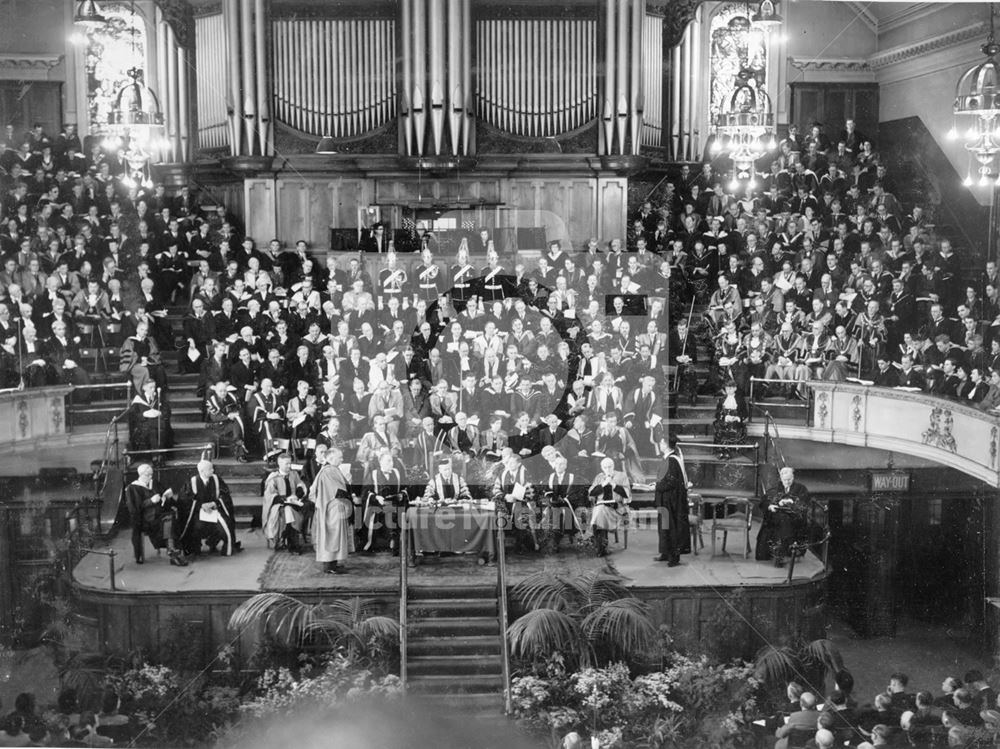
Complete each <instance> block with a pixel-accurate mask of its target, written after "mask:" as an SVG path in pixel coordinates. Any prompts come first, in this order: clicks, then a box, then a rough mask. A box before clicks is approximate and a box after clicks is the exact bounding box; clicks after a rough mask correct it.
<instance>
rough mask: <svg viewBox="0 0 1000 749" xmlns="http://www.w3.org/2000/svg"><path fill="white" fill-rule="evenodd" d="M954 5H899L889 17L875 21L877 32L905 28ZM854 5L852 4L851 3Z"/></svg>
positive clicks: (882, 32) (881, 32)
mask: <svg viewBox="0 0 1000 749" xmlns="http://www.w3.org/2000/svg"><path fill="white" fill-rule="evenodd" d="M953 4H954V3H899V6H900V9H899V10H897V11H896V12H895V13H893V14H892V15H890V16H885V17H883V18H882V19H881V20H879V21H877V23H878V31H879V33H880V34H884V33H885V32H887V31H892V30H893V29H897V28H900V27H902V26H905V25H906V24H908V23H913V22H914V21H916V20H918V19H920V18H923V17H924V16H929V15H931V14H932V13H938V12H940V11H941V10H943V9H945V8H947V7H948V6H949V5H953ZM851 5H854V3H851Z"/></svg>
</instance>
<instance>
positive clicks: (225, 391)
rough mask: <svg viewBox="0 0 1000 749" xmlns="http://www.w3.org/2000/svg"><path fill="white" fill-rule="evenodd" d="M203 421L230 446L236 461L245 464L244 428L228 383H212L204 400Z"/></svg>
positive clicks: (238, 406)
mask: <svg viewBox="0 0 1000 749" xmlns="http://www.w3.org/2000/svg"><path fill="white" fill-rule="evenodd" d="M205 419H206V421H208V424H209V427H210V428H211V429H212V430H213V431H214V432H216V433H217V434H218V435H219V438H220V440H221V441H224V442H226V443H228V444H230V445H232V448H233V450H234V452H235V453H236V459H237V460H238V461H240V462H241V463H246V462H247V449H246V447H245V445H244V439H245V428H244V424H243V413H242V409H241V408H240V403H239V401H238V400H236V397H235V396H234V395H233V393H232V392H230V387H229V383H228V382H227V381H226V380H219V381H218V382H215V383H213V385H212V389H211V391H210V392H209V394H208V398H207V399H206V400H205Z"/></svg>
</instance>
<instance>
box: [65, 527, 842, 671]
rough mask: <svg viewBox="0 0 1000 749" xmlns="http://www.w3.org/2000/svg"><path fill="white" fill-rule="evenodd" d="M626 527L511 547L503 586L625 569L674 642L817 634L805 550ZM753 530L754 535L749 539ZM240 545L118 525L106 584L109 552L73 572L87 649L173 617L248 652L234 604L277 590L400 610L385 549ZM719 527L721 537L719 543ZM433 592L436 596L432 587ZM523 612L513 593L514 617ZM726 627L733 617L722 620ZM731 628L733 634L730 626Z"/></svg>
mask: <svg viewBox="0 0 1000 749" xmlns="http://www.w3.org/2000/svg"><path fill="white" fill-rule="evenodd" d="M637 514H638V515H639V523H638V524H639V526H640V527H633V528H632V529H631V530H630V531H629V538H628V549H624V548H623V542H624V538H622V539H621V540H620V542H619V543H617V544H616V543H614V542H612V544H611V554H610V556H608V557H606V558H603V559H598V558H596V557H595V556H594V555H593V552H592V551H591V550H589V549H569V548H564V549H563V550H562V551H560V552H559V553H557V554H550V555H545V556H542V555H535V554H530V555H520V554H508V556H507V559H508V572H509V575H508V584H509V585H514V584H516V583H517V582H518V581H519V580H523V579H524V578H525V577H527V576H528V575H531V574H534V573H538V572H544V573H546V574H549V575H572V574H575V573H580V572H586V571H589V570H599V571H602V572H605V573H607V574H610V575H616V576H619V577H621V578H622V580H623V581H624V582H625V584H626V585H627V586H628V587H629V588H630V589H631V590H632V592H633V594H634V595H635V596H637V597H638V598H641V599H642V600H644V601H645V602H646V603H647V604H648V605H649V606H650V611H651V614H652V617H653V620H654V622H655V623H656V624H657V625H662V626H665V627H666V628H667V629H668V631H669V632H670V635H671V637H672V638H673V640H674V642H675V643H676V644H677V646H678V647H685V646H689V647H692V648H697V647H698V646H699V643H701V642H704V641H705V640H706V639H708V640H710V639H712V638H714V637H717V636H718V631H719V627H720V626H721V625H720V622H731V621H732V620H733V617H734V615H735V614H734V612H738V616H740V617H742V618H744V619H745V620H746V621H747V622H750V621H752V622H753V626H752V627H749V626H748V627H747V628H746V632H745V633H744V634H742V635H739V636H740V637H744V638H748V639H747V642H748V647H751V650H750V652H752V651H753V650H755V649H756V648H757V647H759V643H758V642H757V641H756V640H754V639H753V638H755V637H763V638H765V639H766V641H769V642H779V641H783V640H784V639H786V638H796V637H807V638H809V639H815V638H816V637H819V636H821V634H822V627H823V626H824V618H823V616H822V612H823V603H824V601H825V597H826V578H827V574H826V571H825V570H824V568H823V565H822V563H821V562H820V561H819V560H818V559H817V558H816V557H815V556H813V555H812V554H808V555H807V556H806V557H804V558H803V559H801V560H799V562H798V563H797V564H796V566H795V576H794V578H793V579H792V581H791V583H790V584H789V583H788V582H787V575H788V570H787V569H786V568H777V567H774V566H773V565H772V564H770V563H763V562H756V561H754V560H753V558H752V555H751V556H750V558H748V559H744V558H743V553H742V549H739V553H733V552H734V551H736V550H737V549H738V547H739V542H738V539H734V537H733V536H730V539H729V543H730V548H729V551H728V553H725V554H723V553H721V548H720V551H719V553H718V554H717V555H716V556H714V557H713V556H712V555H711V540H710V538H709V533H708V531H707V530H706V531H705V533H704V538H705V548H704V549H700V550H699V554H698V555H693V554H690V555H685V556H684V557H682V563H681V565H680V566H678V567H674V568H668V567H667V566H666V564H663V563H658V562H654V561H653V557H654V556H655V554H656V530H655V525H653V526H652V527H650V526H649V525H648V524H647V525H645V527H642V526H643V522H642V521H643V518H642V513H641V511H640V512H639V513H637ZM756 531H757V527H756V524H755V525H754V528H753V534H752V537H751V544H752V543H753V541H754V537H755V536H756ZM239 537H240V539H241V540H242V542H243V546H244V548H245V551H244V552H242V553H241V554H238V555H236V556H234V557H229V558H225V557H221V558H220V557H217V556H214V555H206V556H203V557H200V558H198V559H195V560H194V561H193V562H192V563H191V564H190V566H188V567H183V568H180V567H171V566H170V565H169V562H168V559H167V556H166V554H163V555H160V556H157V555H156V554H152V553H147V556H146V563H145V564H144V565H137V564H135V562H134V561H133V559H132V551H131V542H130V534H129V533H128V532H127V531H126V532H123V533H119V534H118V536H117V538H115V540H114V541H113V542H112V544H111V546H112V548H114V550H115V552H116V557H115V584H116V590H114V591H112V590H111V589H110V571H109V565H108V557H107V556H106V555H99V554H93V553H91V554H89V555H87V556H86V557H84V558H83V560H82V561H81V562H80V563H79V564H78V565H77V566H76V568H75V569H74V571H73V578H74V584H75V588H76V592H77V601H78V607H79V617H78V621H79V623H80V624H81V626H82V628H83V630H84V632H85V633H86V636H87V637H88V638H89V642H90V644H91V645H92V646H93V648H94V649H95V650H97V651H100V652H105V653H127V652H129V651H131V650H135V649H137V648H142V649H144V650H146V651H147V652H155V651H156V649H157V648H159V647H160V646H161V645H162V644H163V643H164V642H165V640H164V638H165V637H169V634H168V633H169V632H171V631H176V626H175V624H176V622H177V620H181V621H183V622H187V623H188V624H189V625H194V626H195V627H196V628H197V632H198V633H199V635H198V638H199V642H200V643H201V647H202V648H203V651H204V652H203V654H204V656H205V658H206V659H211V658H212V657H214V655H215V653H216V652H217V651H218V648H220V647H222V646H225V645H235V646H236V647H237V649H238V650H239V651H240V652H242V653H244V654H247V653H250V652H252V651H253V648H254V647H255V646H256V639H255V635H254V634H253V633H238V634H236V635H234V633H233V632H232V631H231V630H230V629H229V628H228V622H229V617H230V616H231V614H232V612H233V610H234V609H235V608H236V607H237V606H239V605H240V604H241V603H242V602H243V601H245V600H246V599H247V598H248V597H249V596H251V595H253V594H255V593H258V592H262V591H276V592H282V593H286V594H288V595H291V596H294V597H296V598H299V599H300V600H302V601H305V602H309V603H319V602H322V601H329V600H331V599H335V598H345V597H354V596H360V597H363V598H366V599H369V600H370V601H372V603H373V605H374V606H375V608H376V610H377V611H379V612H380V613H385V614H387V615H390V616H393V617H396V616H398V615H399V578H400V567H399V559H398V558H397V557H392V556H390V555H389V554H376V555H371V556H365V555H355V556H353V557H351V558H350V559H349V560H348V563H347V565H346V566H347V567H348V569H349V573H348V574H345V575H336V576H331V575H325V574H323V573H322V572H320V570H319V566H318V565H317V564H316V562H315V561H314V559H313V557H312V555H310V554H303V555H302V556H295V555H292V554H289V553H287V552H279V553H275V552H273V551H272V550H270V549H268V548H266V544H265V542H264V538H263V536H262V535H261V533H260V532H259V531H257V532H254V533H250V532H248V531H241V532H240V533H239ZM721 541H722V536H721V533H720V534H719V544H720V547H721ZM409 583H410V590H411V591H412V590H413V589H414V588H424V589H425V595H432V597H442V598H444V597H450V596H452V595H458V596H460V595H461V591H463V590H468V589H469V588H477V587H478V588H491V589H494V590H495V587H496V583H497V568H496V567H495V566H490V565H478V564H477V563H476V559H475V557H471V556H452V557H448V556H446V557H440V558H435V557H430V558H425V559H422V560H421V563H420V564H418V565H417V566H416V567H414V568H410V569H409ZM432 589H433V593H432ZM519 614H520V608H519V602H518V601H517V600H516V599H515V598H513V597H512V599H511V615H512V616H515V617H516V616H518V615H519ZM727 626H731V625H727ZM727 636H729V637H731V636H733V635H731V634H730V635H727Z"/></svg>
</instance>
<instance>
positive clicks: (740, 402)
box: [713, 380, 750, 459]
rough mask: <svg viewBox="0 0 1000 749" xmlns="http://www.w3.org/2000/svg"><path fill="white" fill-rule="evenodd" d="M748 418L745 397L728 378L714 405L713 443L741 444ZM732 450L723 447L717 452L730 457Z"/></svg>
mask: <svg viewBox="0 0 1000 749" xmlns="http://www.w3.org/2000/svg"><path fill="white" fill-rule="evenodd" d="M749 418H750V406H749V404H748V403H747V399H746V397H744V396H743V395H742V394H741V393H740V392H738V390H737V387H736V382H734V381H733V380H729V381H728V382H726V384H725V392H724V394H723V395H722V396H721V397H720V398H719V402H718V405H716V407H715V422H714V423H713V427H714V429H715V444H717V445H741V444H743V442H744V440H745V439H746V436H747V420H748V419H749ZM731 455H732V452H731V451H730V450H727V449H725V448H723V449H722V450H721V451H720V452H719V457H720V458H721V459H727V458H729V457H731Z"/></svg>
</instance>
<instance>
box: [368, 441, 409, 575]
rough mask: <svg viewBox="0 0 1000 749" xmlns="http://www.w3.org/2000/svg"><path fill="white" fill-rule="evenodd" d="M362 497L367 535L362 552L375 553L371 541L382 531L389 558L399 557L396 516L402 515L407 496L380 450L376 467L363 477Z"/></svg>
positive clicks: (390, 459)
mask: <svg viewBox="0 0 1000 749" xmlns="http://www.w3.org/2000/svg"><path fill="white" fill-rule="evenodd" d="M362 497H363V499H364V523H365V529H366V530H367V533H368V540H367V542H366V543H365V546H364V549H363V551H364V552H372V551H374V550H375V548H374V544H375V537H376V534H377V533H378V531H379V530H380V529H382V530H384V531H385V534H387V535H388V537H389V549H390V551H391V552H392V555H393V556H399V525H400V523H399V513H400V512H401V511H404V508H405V506H406V499H407V493H406V489H405V488H404V487H403V480H402V477H401V476H400V473H399V469H397V468H396V465H395V460H394V459H393V456H392V453H391V452H390V451H388V450H383V451H382V452H381V453H379V456H378V467H377V468H375V469H374V470H372V471H371V472H370V473H369V474H368V476H367V477H366V479H365V486H364V490H363V491H362ZM383 535H384V534H383Z"/></svg>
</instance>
